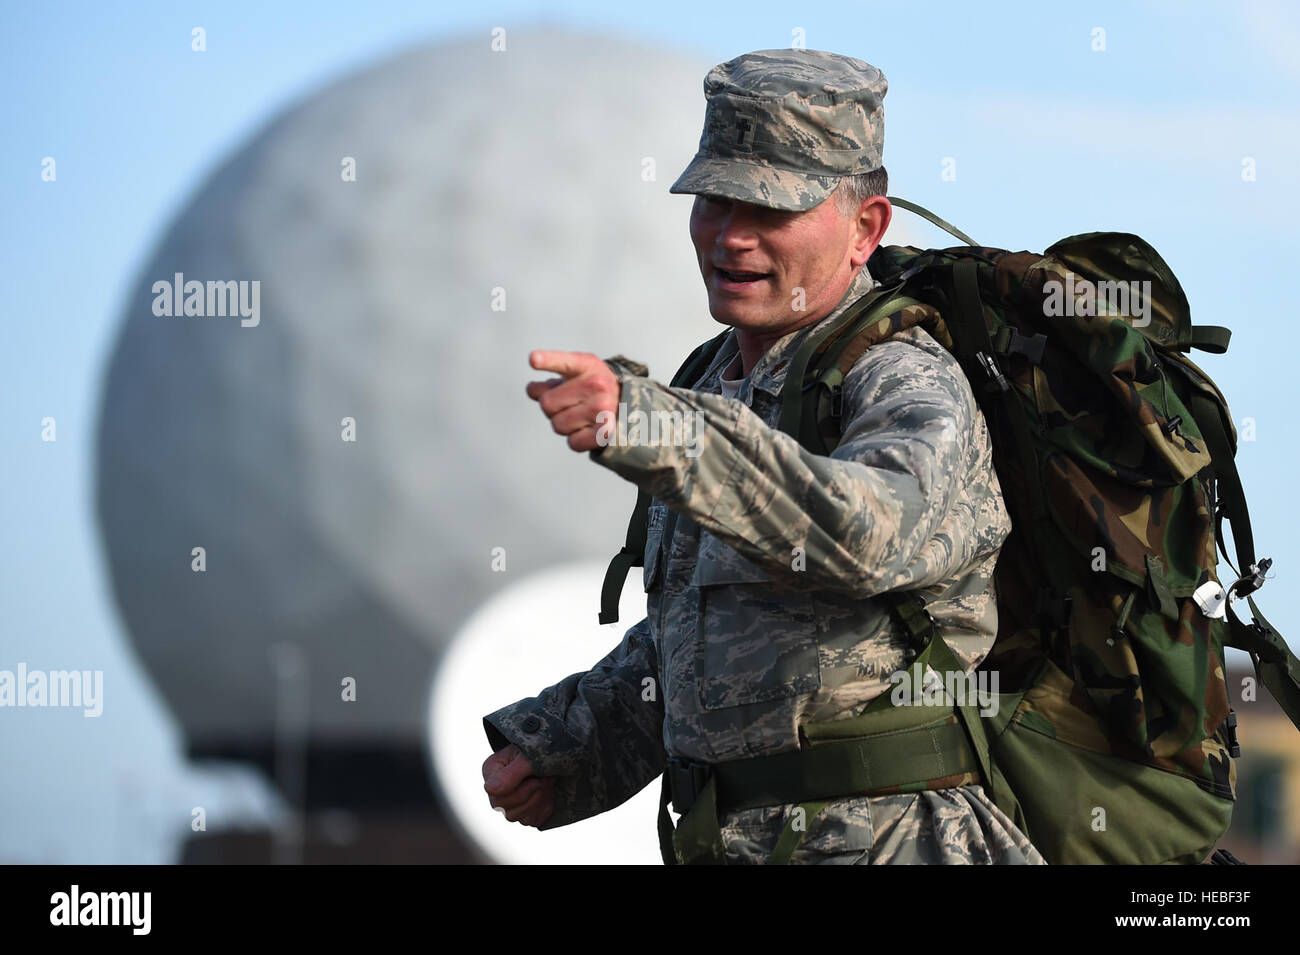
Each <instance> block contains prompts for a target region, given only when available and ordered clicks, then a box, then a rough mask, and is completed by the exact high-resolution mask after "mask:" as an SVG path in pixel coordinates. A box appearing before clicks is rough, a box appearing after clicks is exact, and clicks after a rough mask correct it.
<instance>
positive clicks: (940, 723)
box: [659, 639, 988, 865]
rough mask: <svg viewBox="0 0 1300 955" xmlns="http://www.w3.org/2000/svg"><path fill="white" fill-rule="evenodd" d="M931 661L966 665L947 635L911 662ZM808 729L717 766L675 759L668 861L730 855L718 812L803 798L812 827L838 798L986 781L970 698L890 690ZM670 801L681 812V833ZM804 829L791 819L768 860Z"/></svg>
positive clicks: (786, 852)
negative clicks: (767, 751) (798, 741)
mask: <svg viewBox="0 0 1300 955" xmlns="http://www.w3.org/2000/svg"><path fill="white" fill-rule="evenodd" d="M926 663H931V664H933V665H934V668H935V669H936V670H938V671H940V672H942V671H943V670H950V669H956V668H957V667H958V664H957V663H956V660H955V659H954V658H952V656H951V651H950V650H949V649H948V647H947V645H946V644H945V643H944V641H943V640H942V639H934V640H931V641H930V645H929V646H927V647H926V652H924V653H922V654H921V656H920V657H918V659H917V660H916V661H915V662H914V663H913V667H923V666H924V665H925V664H926ZM945 663H948V664H950V665H948V666H945V665H944V664H945ZM921 672H922V673H923V672H924V670H923V669H922V670H921ZM803 732H804V734H805V735H806V736H807V737H808V745H807V746H806V747H805V748H803V749H800V750H798V751H795V752H788V753H777V754H774V755H771V756H758V757H754V758H751V759H740V760H733V761H728V762H725V763H716V764H712V765H709V764H703V763H697V762H692V761H691V760H686V759H681V758H678V757H673V758H670V759H669V760H668V766H667V769H666V770H665V771H664V777H663V789H662V793H661V798H660V810H659V842H660V850H661V852H662V855H663V858H664V862H665V863H666V864H668V865H675V864H678V863H682V864H706V865H707V864H722V863H724V862H725V857H724V853H723V847H722V836H721V831H720V827H719V822H718V817H719V813H720V812H723V813H725V812H737V811H739V810H742V809H753V808H757V807H760V806H781V805H788V804H790V803H798V804H800V807H801V808H802V809H803V810H804V813H803V820H804V823H805V825H806V823H807V822H808V821H810V820H811V818H812V817H813V816H814V815H816V814H817V813H818V812H820V811H821V809H822V808H823V807H824V806H825V805H826V803H827V802H829V801H830V800H832V799H842V798H846V797H853V796H885V795H891V794H894V793H904V792H919V791H921V790H926V789H947V788H951V787H955V786H963V785H969V784H970V783H976V782H980V781H981V778H982V777H983V779H984V780H985V781H986V782H987V778H988V767H987V765H986V763H985V760H986V758H987V757H986V753H987V748H986V744H985V739H984V736H983V728H982V726H980V725H979V715H978V713H977V712H976V711H975V708H974V707H973V706H971V705H969V704H968V705H966V706H954V705H952V704H951V702H950V703H949V705H947V706H945V707H944V708H942V709H941V710H937V709H936V707H934V706H925V705H916V706H893V705H892V704H891V703H890V699H889V693H888V691H887V692H885V693H884V694H882V695H881V696H880V697H878V698H877V699H876V700H873V701H872V703H871V705H869V706H868V707H867V709H866V711H865V712H863V714H862V715H861V716H857V717H853V718H851V719H846V720H836V721H832V722H830V723H819V724H810V725H806V726H804V727H803ZM972 733H973V734H975V735H974V736H972ZM670 800H671V802H672V804H673V808H674V809H676V810H677V812H678V813H680V814H681V817H682V818H681V819H680V820H679V821H678V825H677V828H676V830H675V831H674V828H673V825H672V819H671V817H670V816H669V815H668V803H669V801H670ZM792 819H793V817H792ZM803 834H804V831H803V830H802V829H795V828H793V827H792V825H791V824H789V823H788V824H787V826H786V831H785V832H783V833H782V836H781V838H780V840H779V841H778V843H777V845H776V847H775V848H774V850H773V851H772V853H771V855H770V857H769V859H768V861H769V863H781V862H785V861H787V860H788V859H789V856H790V854H791V853H793V851H794V849H795V848H796V847H797V846H798V844H799V842H800V841H801V840H802V838H803Z"/></svg>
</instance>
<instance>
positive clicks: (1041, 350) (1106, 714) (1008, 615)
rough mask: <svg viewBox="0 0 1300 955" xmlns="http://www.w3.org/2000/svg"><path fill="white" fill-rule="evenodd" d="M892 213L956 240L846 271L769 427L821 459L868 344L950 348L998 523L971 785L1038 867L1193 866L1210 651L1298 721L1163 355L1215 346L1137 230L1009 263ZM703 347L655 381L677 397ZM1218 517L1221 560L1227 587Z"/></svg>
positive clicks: (967, 713) (1215, 427) (1204, 414)
mask: <svg viewBox="0 0 1300 955" xmlns="http://www.w3.org/2000/svg"><path fill="white" fill-rule="evenodd" d="M890 201H891V202H893V203H894V204H895V205H898V206H901V207H903V208H906V209H909V210H911V211H913V212H916V213H917V214H920V215H922V216H924V217H925V218H927V219H929V220H930V221H932V222H934V223H935V224H936V225H938V226H940V227H941V228H943V229H945V230H946V231H948V232H950V233H952V234H953V235H955V236H957V237H958V238H959V239H960V240H961V241H963V242H965V243H967V245H965V246H959V247H954V248H949V249H942V250H935V249H930V250H921V249H917V248H912V247H902V246H881V247H879V248H878V249H877V250H876V252H875V253H874V254H873V255H872V257H871V259H870V261H869V262H868V265H867V267H868V269H869V270H870V271H871V274H872V275H873V276H874V277H875V278H876V279H877V281H878V282H879V285H878V286H877V288H876V289H874V290H873V291H872V292H871V293H868V294H867V295H865V296H863V297H862V298H861V299H859V300H858V301H857V302H856V303H854V305H853V306H851V307H850V308H849V309H848V310H847V311H846V312H845V313H844V314H843V315H842V316H841V317H839V318H838V319H836V321H835V322H833V323H831V325H830V326H829V327H826V328H822V329H819V330H818V332H817V333H816V334H815V335H810V336H808V338H807V340H806V341H804V342H803V343H802V345H801V347H800V350H799V352H798V353H797V354H796V355H795V357H794V358H793V359H792V361H791V365H790V369H789V371H788V372H787V377H786V381H785V386H784V389H783V393H782V417H781V423H780V428H781V430H782V431H784V432H786V433H787V434H790V435H792V436H794V437H796V438H797V439H798V440H799V441H800V442H801V443H802V444H803V445H804V446H805V447H807V448H808V449H809V450H812V451H814V452H816V453H819V454H829V453H830V452H831V451H832V450H833V449H834V447H835V445H836V444H837V443H838V440H839V414H840V400H839V398H840V388H841V385H842V383H843V380H844V376H845V374H846V373H847V371H848V369H849V368H851V367H852V366H853V364H854V363H855V362H856V361H857V359H858V358H859V357H860V356H861V355H862V353H863V351H864V350H865V349H866V348H869V347H870V346H871V345H874V344H876V343H877V342H880V341H883V340H884V339H886V338H888V337H889V336H890V335H892V334H894V333H895V332H898V331H900V330H902V329H904V328H908V327H911V326H913V325H920V326H921V327H922V328H924V329H925V330H926V331H927V332H928V333H929V334H930V335H931V336H932V337H933V338H934V339H935V340H937V341H938V342H939V343H940V344H942V345H943V346H944V347H945V348H947V349H949V350H950V351H951V352H952V353H953V355H954V356H955V357H956V358H957V359H958V361H959V362H960V363H961V366H962V368H963V370H964V371H965V372H966V375H967V377H968V378H969V379H970V384H971V388H972V391H973V392H974V394H975V397H976V400H977V401H978V402H979V405H980V408H981V410H982V412H983V414H984V417H985V420H986V422H987V424H988V427H989V431H990V434H991V437H992V441H993V453H994V465H995V467H996V470H997V474H998V478H999V481H1000V483H1001V486H1002V492H1003V496H1004V498H1005V500H1006V504H1007V508H1008V511H1009V513H1010V515H1011V519H1012V525H1013V529H1012V532H1011V535H1010V537H1009V538H1008V539H1007V541H1006V543H1005V544H1004V545H1003V548H1002V551H1001V554H1000V556H999V560H998V565H997V569H996V571H995V582H996V587H997V596H998V613H999V626H998V635H997V639H996V641H995V643H994V645H993V649H992V650H991V652H990V653H989V655H988V656H987V658H986V659H985V660H984V661H983V662H982V663H981V665H980V669H983V670H996V671H997V672H998V677H999V689H1000V691H1001V692H1000V694H999V699H998V703H999V705H998V707H997V711H996V714H995V715H991V716H980V715H978V711H976V710H975V708H974V707H973V706H966V707H959V710H960V711H962V721H963V722H964V724H965V726H966V729H967V733H968V735H969V736H970V742H971V745H972V746H973V748H974V750H975V751H976V752H977V753H978V757H979V763H980V776H981V777H982V781H983V784H984V786H985V788H986V790H987V791H988V793H989V796H990V798H992V799H993V800H994V802H995V803H996V804H997V805H998V806H999V808H1001V809H1002V810H1003V811H1004V812H1005V813H1006V814H1007V815H1008V816H1009V817H1011V818H1012V819H1013V820H1014V821H1015V822H1016V824H1017V825H1018V826H1019V827H1020V828H1021V829H1022V831H1024V832H1025V833H1026V835H1028V837H1029V838H1030V840H1031V841H1032V842H1033V844H1034V845H1035V846H1036V847H1037V848H1038V849H1039V851H1040V852H1042V854H1043V856H1044V858H1046V859H1047V861H1048V862H1049V863H1052V864H1063V863H1066V864H1068V863H1121V864H1153V863H1199V862H1202V861H1203V860H1205V859H1206V858H1207V857H1208V856H1210V854H1211V853H1212V851H1213V849H1214V846H1215V843H1216V842H1217V841H1218V840H1219V838H1220V837H1221V836H1222V835H1223V833H1224V832H1225V831H1226V829H1227V828H1228V824H1229V822H1230V820H1231V815H1232V805H1233V801H1234V799H1235V798H1236V767H1235V765H1234V764H1233V758H1234V757H1237V756H1239V755H1240V750H1239V748H1238V744H1237V739H1236V713H1235V712H1234V711H1233V710H1232V708H1231V706H1230V705H1229V697H1228V687H1227V684H1226V667H1225V665H1224V651H1223V648H1224V646H1231V647H1236V648H1238V649H1241V650H1243V651H1245V652H1246V653H1248V654H1249V655H1250V659H1251V661H1252V663H1253V664H1254V668H1255V673H1256V676H1257V678H1258V680H1259V682H1260V683H1262V684H1263V685H1264V686H1265V687H1267V688H1268V690H1269V691H1270V693H1272V695H1273V696H1274V697H1275V698H1276V699H1277V701H1278V702H1279V703H1280V704H1281V706H1282V708H1283V710H1284V711H1285V712H1286V714H1287V715H1288V716H1289V717H1290V718H1291V720H1292V722H1293V723H1295V724H1296V725H1297V726H1298V727H1300V661H1297V659H1296V657H1295V655H1294V654H1293V653H1292V652H1291V651H1290V650H1289V649H1288V647H1287V644H1286V642H1285V641H1284V640H1283V639H1282V637H1281V635H1280V634H1278V633H1277V631H1276V630H1274V629H1273V628H1272V627H1271V626H1270V625H1269V623H1268V621H1267V620H1265V619H1264V617H1263V615H1262V614H1261V613H1260V612H1259V608H1258V607H1256V605H1255V602H1254V599H1253V598H1252V596H1251V594H1252V593H1253V592H1254V591H1255V590H1257V589H1259V587H1260V586H1261V585H1262V584H1263V582H1264V579H1265V575H1266V574H1267V571H1268V569H1269V567H1270V565H1271V561H1270V560H1267V559H1264V560H1257V559H1256V556H1255V549H1254V539H1253V535H1252V533H1251V527H1250V518H1249V514H1248V512H1247V508H1246V499H1245V495H1244V493H1243V490H1242V487H1241V481H1240V479H1239V477H1238V474H1237V469H1236V465H1235V463H1234V455H1235V453H1236V445H1237V433H1236V428H1235V426H1234V425H1233V422H1232V418H1231V415H1230V413H1229V411H1228V406H1227V402H1226V400H1225V399H1224V397H1223V395H1222V393H1221V392H1220V391H1219V389H1218V388H1217V386H1216V385H1215V384H1214V382H1213V381H1212V380H1211V379H1210V377H1209V376H1208V375H1206V374H1205V372H1203V371H1202V370H1201V369H1200V368H1198V367H1197V366H1196V365H1195V364H1194V363H1193V362H1192V361H1191V360H1190V359H1189V358H1188V357H1187V356H1186V354H1185V353H1186V352H1187V351H1189V350H1190V349H1192V348H1200V349H1203V350H1205V351H1209V352H1214V353H1222V352H1224V351H1226V349H1227V346H1228V338H1229V334H1230V333H1229V330H1228V329H1226V328H1222V327H1218V326H1205V325H1202V326H1193V325H1192V323H1191V319H1190V314H1189V309H1188V304H1187V299H1186V296H1185V295H1184V293H1183V290H1182V288H1181V287H1180V285H1179V283H1178V280H1177V279H1176V278H1175V277H1174V275H1173V273H1172V272H1171V271H1170V269H1169V267H1168V266H1167V265H1166V264H1165V262H1164V260H1163V259H1161V257H1160V256H1159V255H1158V254H1157V253H1156V252H1155V250H1154V249H1152V248H1151V247H1150V246H1149V245H1147V243H1146V242H1144V241H1143V240H1142V239H1140V238H1138V237H1137V236H1134V235H1128V234H1125V233H1115V232H1094V233H1088V234H1085V235H1076V236H1070V237H1069V238H1066V239H1062V240H1061V241H1059V242H1057V243H1055V244H1054V245H1053V246H1051V247H1050V248H1049V249H1048V250H1047V251H1046V252H1045V253H1043V254H1041V255H1040V254H1037V253H1031V252H1009V251H1006V250H1003V249H993V248H985V247H982V246H979V245H977V244H976V243H975V242H974V241H972V240H971V239H970V238H969V237H967V236H965V235H964V234H962V233H961V232H959V231H957V230H955V229H954V228H952V227H951V226H950V225H948V224H947V223H946V222H944V221H943V220H941V219H939V218H937V217H936V216H934V215H932V214H931V213H929V212H927V211H926V210H924V209H921V208H920V207H918V206H914V205H912V204H911V203H908V202H905V201H902V200H899V199H892V198H891V200H890ZM725 336H726V333H725V332H724V333H723V334H721V335H719V336H717V337H716V338H714V339H712V340H711V341H709V342H707V343H705V344H704V345H702V346H700V348H699V349H697V350H696V351H695V353H693V354H692V356H691V358H690V359H688V360H687V362H686V364H685V365H683V367H682V369H681V370H680V371H679V372H678V374H677V375H676V376H675V377H674V379H673V384H674V385H679V386H683V387H690V386H691V385H693V384H695V382H696V381H697V380H698V377H699V375H700V374H701V373H702V372H703V371H704V370H705V369H706V368H707V367H708V363H709V361H710V359H711V358H712V357H713V355H714V354H715V353H716V351H717V348H718V347H719V346H720V345H721V343H722V340H723V339H724V338H725ZM648 504H649V500H648V498H647V497H646V496H645V495H642V497H641V499H640V500H639V501H638V508H637V513H635V514H634V515H633V520H632V523H631V525H630V527H629V534H628V545H629V546H628V547H626V548H625V549H624V551H623V553H621V554H620V555H619V557H617V558H615V561H614V563H613V564H611V568H610V575H609V577H607V580H606V587H605V591H604V597H603V608H604V610H603V612H602V620H603V621H604V620H608V619H610V606H611V601H614V602H616V600H617V597H616V594H617V591H618V587H619V586H621V580H622V575H623V574H624V573H625V572H626V569H627V566H629V565H635V564H636V563H638V561H639V558H640V548H639V547H637V536H638V535H637V530H638V521H639V522H640V542H641V545H642V546H643V545H644V539H645V538H644V521H645V508H646V507H647V506H648ZM1224 518H1226V519H1227V520H1228V521H1229V522H1230V523H1231V525H1232V537H1233V542H1234V544H1235V550H1236V556H1237V565H1236V566H1235V567H1233V571H1234V573H1235V574H1236V579H1234V580H1232V581H1229V582H1228V583H1227V584H1226V585H1225V584H1224V583H1222V582H1221V581H1219V579H1218V577H1217V565H1218V560H1217V557H1216V553H1215V548H1216V546H1217V547H1219V548H1224V541H1223V534H1222V530H1223V520H1224ZM1224 558H1225V560H1228V563H1229V566H1232V562H1231V560H1230V559H1229V558H1228V554H1227V551H1226V549H1224ZM615 578H616V584H617V586H615V585H612V584H611V581H612V580H615ZM885 596H891V595H885ZM895 601H896V602H897V603H898V604H899V605H900V607H902V608H903V609H904V610H906V609H907V608H906V606H905V602H906V601H911V602H912V603H913V607H912V609H911V612H907V613H902V614H900V616H901V617H902V619H904V620H905V621H909V623H908V627H909V629H910V630H911V631H912V634H913V636H914V638H915V644H914V645H915V646H916V648H917V649H918V652H919V651H920V649H921V648H922V647H924V646H926V645H927V644H928V642H929V640H930V639H931V637H932V634H933V630H932V623H933V622H932V621H931V620H930V619H929V617H928V614H925V613H924V604H923V602H921V601H920V598H919V597H917V596H916V595H915V594H907V595H899V596H895ZM1242 602H1244V603H1245V604H1246V606H1247V607H1249V614H1248V616H1249V619H1250V622H1249V623H1247V622H1244V621H1243V620H1242V619H1241V617H1239V616H1238V611H1239V610H1240V609H1241V603H1242ZM616 616H617V614H616V611H615V612H614V618H615V619H616ZM926 656H927V659H928V662H929V663H930V664H931V665H932V666H933V665H935V661H936V658H937V654H926ZM942 659H945V660H952V659H953V658H952V657H951V656H950V655H948V654H943V656H942ZM940 666H941V665H940ZM937 668H938V667H937ZM868 715H869V714H864V717H866V716H868ZM1223 859H1229V860H1231V856H1228V855H1226V854H1225V853H1216V854H1215V861H1221V860H1223ZM1232 861H1235V860H1232Z"/></svg>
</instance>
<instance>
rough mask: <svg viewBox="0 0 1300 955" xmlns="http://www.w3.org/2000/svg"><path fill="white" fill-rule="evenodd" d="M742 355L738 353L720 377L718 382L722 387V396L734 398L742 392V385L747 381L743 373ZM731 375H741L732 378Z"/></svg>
mask: <svg viewBox="0 0 1300 955" xmlns="http://www.w3.org/2000/svg"><path fill="white" fill-rule="evenodd" d="M740 369H741V365H740V355H739V354H737V355H736V357H735V358H734V359H732V362H731V364H730V365H728V366H727V367H726V368H725V369H724V370H723V372H722V377H721V378H719V379H718V384H719V385H720V386H721V387H722V397H724V398H734V397H736V395H737V394H739V393H740V386H741V385H742V384H743V383H744V381H745V376H744V375H743V374H741V370H740ZM729 375H739V377H738V378H730V377H728V376H729Z"/></svg>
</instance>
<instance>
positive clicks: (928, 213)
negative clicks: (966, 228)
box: [886, 196, 979, 246]
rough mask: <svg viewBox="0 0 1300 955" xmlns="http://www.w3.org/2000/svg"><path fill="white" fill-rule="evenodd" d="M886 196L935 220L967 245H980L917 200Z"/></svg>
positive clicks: (897, 203) (917, 213)
mask: <svg viewBox="0 0 1300 955" xmlns="http://www.w3.org/2000/svg"><path fill="white" fill-rule="evenodd" d="M886 198H887V199H889V201H890V203H892V204H893V205H896V206H898V207H900V208H902V209H906V210H907V211H908V212H911V213H914V214H916V215H918V216H920V217H921V218H922V219H928V220H929V221H930V222H933V223H934V224H935V225H937V226H938V227H939V228H940V229H942V230H943V231H944V232H947V233H948V234H949V235H951V236H955V237H956V238H958V239H960V240H961V241H962V242H964V243H966V245H973V246H978V245H979V243H978V242H976V241H975V240H974V239H972V238H971V237H970V236H968V235H967V234H966V233H965V232H962V231H961V229H958V228H957V227H956V226H955V225H952V224H951V223H949V222H947V221H946V220H944V219H940V218H939V217H938V216H937V215H935V214H934V213H933V212H931V211H930V210H929V209H926V208H925V207H923V206H918V205H917V204H916V203H915V202H908V201H907V200H906V199H899V198H898V197H897V196H887V197H886Z"/></svg>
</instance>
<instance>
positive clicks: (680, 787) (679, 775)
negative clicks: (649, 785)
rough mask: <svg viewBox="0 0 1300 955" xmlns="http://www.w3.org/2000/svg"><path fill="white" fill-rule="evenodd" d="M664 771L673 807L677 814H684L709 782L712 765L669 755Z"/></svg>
mask: <svg viewBox="0 0 1300 955" xmlns="http://www.w3.org/2000/svg"><path fill="white" fill-rule="evenodd" d="M666 772H667V773H668V788H669V791H670V792H671V793H672V802H673V808H674V809H675V810H677V814H678V815H681V816H684V815H686V814H687V813H688V812H690V811H691V806H693V805H695V800H696V799H697V798H699V795H700V793H702V792H704V787H705V786H707V785H708V784H709V777H710V776H711V775H712V774H713V767H712V766H710V765H708V764H707V763H697V762H695V761H693V760H689V759H683V758H682V757H680V756H670V757H668V767H667V769H666Z"/></svg>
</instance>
